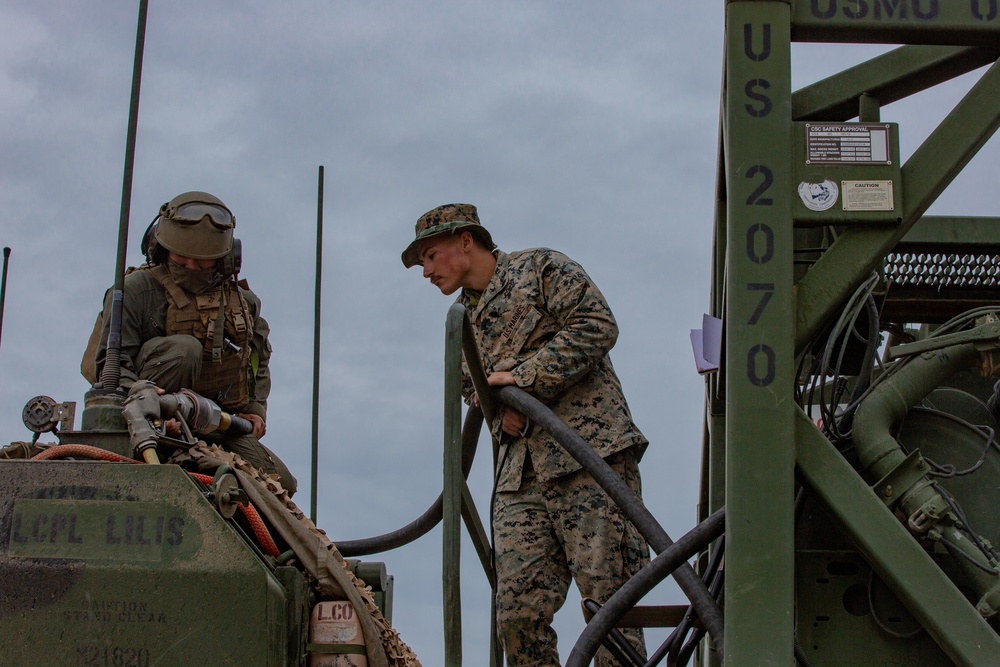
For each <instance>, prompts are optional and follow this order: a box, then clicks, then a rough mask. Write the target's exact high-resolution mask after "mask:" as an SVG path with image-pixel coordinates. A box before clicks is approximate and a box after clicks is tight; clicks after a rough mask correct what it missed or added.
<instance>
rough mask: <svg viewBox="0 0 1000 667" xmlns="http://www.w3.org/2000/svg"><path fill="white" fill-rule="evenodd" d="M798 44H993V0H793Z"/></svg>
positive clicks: (998, 32)
mask: <svg viewBox="0 0 1000 667" xmlns="http://www.w3.org/2000/svg"><path fill="white" fill-rule="evenodd" d="M792 39H793V40H795V41H797V42H869V43H876V44H892V43H896V44H953V45H966V46H976V45H980V46H995V45H996V44H997V40H998V39H1000V17H998V16H997V3H996V2H995V1H994V0H961V1H960V0H795V2H793V3H792Z"/></svg>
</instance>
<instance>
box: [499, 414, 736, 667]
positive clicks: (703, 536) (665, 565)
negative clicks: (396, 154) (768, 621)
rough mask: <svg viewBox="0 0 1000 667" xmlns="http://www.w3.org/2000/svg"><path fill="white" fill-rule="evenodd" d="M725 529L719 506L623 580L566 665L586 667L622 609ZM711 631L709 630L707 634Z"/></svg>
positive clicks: (719, 642)
mask: <svg viewBox="0 0 1000 667" xmlns="http://www.w3.org/2000/svg"><path fill="white" fill-rule="evenodd" d="M518 409H520V408H518ZM532 419H534V417H532ZM725 530H726V510H725V508H723V509H720V510H719V511H717V512H716V513H715V514H713V515H711V516H710V517H708V518H707V519H705V520H704V521H702V522H701V523H700V524H698V525H697V526H695V527H694V529H692V530H691V531H690V532H689V533H687V534H686V535H684V537H682V538H680V539H679V540H677V541H676V542H673V543H672V544H671V545H670V546H669V547H667V548H666V549H664V550H663V551H661V552H660V553H659V554H658V555H657V556H656V558H654V559H653V560H652V561H651V562H650V563H649V564H648V565H647V566H646V567H644V568H642V570H640V571H639V573H638V574H636V575H635V576H633V577H632V578H631V579H629V580H628V581H627V582H625V585H623V586H622V587H621V588H619V589H618V590H617V591H615V594H614V595H612V596H611V597H610V598H609V599H608V601H607V602H605V603H604V606H602V607H601V610H600V611H598V612H597V613H596V614H594V617H593V618H592V619H590V622H589V623H587V627H586V628H585V629H584V631H583V633H582V634H581V635H580V638H579V639H577V640H576V645H574V646H573V651H572V652H571V653H570V654H569V660H567V661H566V667H586V666H587V665H589V664H590V661H591V660H593V658H594V655H595V654H596V653H597V649H599V648H600V646H601V640H603V638H604V637H605V636H606V635H607V634H608V633H609V632H610V631H611V630H612V629H613V628H615V627H616V626H617V625H618V622H619V621H620V620H621V619H622V617H623V616H624V615H625V612H627V611H628V610H629V609H631V608H632V607H634V606H635V605H636V603H638V602H639V600H641V599H642V598H643V596H645V595H646V594H647V593H649V591H651V590H653V588H654V587H656V585H657V584H659V583H660V582H661V581H663V580H664V579H666V578H667V577H668V576H670V575H671V574H673V575H674V576H675V577H676V576H677V574H678V572H679V570H678V568H681V567H684V566H686V567H687V568H688V569H690V568H691V566H690V565H688V564H687V560H688V558H691V557H692V556H694V555H695V554H696V553H698V552H699V551H701V550H702V549H704V548H705V547H706V546H708V545H709V544H710V543H711V542H713V541H714V540H716V539H717V538H718V537H719V536H720V535H722V533H723V532H725ZM691 572H692V574H693V572H694V571H693V570H691ZM698 581H699V582H701V579H698ZM706 592H707V589H706ZM692 604H693V601H692ZM712 604H713V605H714V606H715V607H716V609H718V605H717V604H716V603H715V600H714V599H713V600H712ZM696 610H697V607H696ZM698 615H699V617H701V619H702V623H703V624H705V616H702V614H701V612H700V611H698ZM718 620H721V618H720V619H718ZM706 627H707V624H706ZM711 632H712V631H711V630H709V634H711ZM715 645H716V649H717V651H718V653H719V655H722V635H721V634H720V635H719V637H718V638H717V639H715Z"/></svg>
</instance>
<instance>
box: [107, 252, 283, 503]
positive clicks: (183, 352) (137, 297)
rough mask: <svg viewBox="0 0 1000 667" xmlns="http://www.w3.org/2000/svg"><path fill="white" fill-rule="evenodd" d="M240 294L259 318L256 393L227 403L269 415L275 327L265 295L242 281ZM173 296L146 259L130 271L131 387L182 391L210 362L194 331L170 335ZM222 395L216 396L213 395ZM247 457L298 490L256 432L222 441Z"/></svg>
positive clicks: (126, 366) (124, 335)
mask: <svg viewBox="0 0 1000 667" xmlns="http://www.w3.org/2000/svg"><path fill="white" fill-rule="evenodd" d="M239 289H240V294H241V295H242V296H243V298H244V299H245V300H246V302H247V304H248V305H249V308H250V311H251V312H250V319H251V320H252V322H253V336H252V339H251V346H252V347H253V349H255V350H256V351H257V355H258V363H257V370H256V373H255V374H254V377H253V378H252V379H251V387H250V389H251V397H250V400H249V402H247V403H246V404H244V405H240V406H235V407H227V410H230V411H231V412H234V413H246V414H254V415H257V416H259V417H261V418H262V419H265V420H266V418H267V397H268V394H269V393H270V391H271V374H270V370H269V368H268V363H269V361H270V358H271V344H270V342H268V334H269V333H270V328H269V327H268V324H267V321H266V320H265V319H264V318H263V317H261V316H260V299H259V298H258V297H257V295H256V294H254V293H253V292H252V291H250V289H249V288H244V287H243V286H240V288H239ZM168 305H169V304H168V302H167V296H166V294H165V292H164V288H163V286H162V285H161V284H160V283H159V282H158V281H157V280H156V279H155V278H154V277H153V276H152V274H151V272H150V271H149V270H148V267H147V266H146V265H143V266H142V267H140V268H139V269H138V270H134V271H131V272H130V273H129V274H128V275H127V276H125V286H124V294H123V301H122V331H121V382H120V384H121V386H123V387H126V388H128V387H131V386H132V384H133V383H134V382H135V381H136V380H139V379H141V380H150V381H152V382H153V383H154V384H156V385H157V386H158V387H160V388H162V389H164V390H166V391H168V392H176V391H179V390H180V389H182V388H192V387H195V386H196V382H197V378H198V376H199V374H200V373H201V369H202V364H203V363H211V362H210V361H208V362H204V360H203V352H204V346H203V343H202V341H199V340H198V339H197V338H195V337H193V336H189V335H167V309H168ZM110 313H111V293H110V291H109V292H108V294H107V295H106V297H105V302H104V330H103V332H102V334H101V343H100V345H99V347H98V349H97V375H98V377H100V374H101V370H102V368H103V367H104V359H105V355H106V351H107V340H108V334H109V331H110V327H111V315H110ZM208 398H211V399H212V400H218V397H216V396H209V397H208ZM218 444H220V445H221V446H222V447H223V448H225V449H228V450H229V451H232V452H234V453H236V454H239V455H240V456H242V457H243V458H245V459H247V460H248V461H249V462H250V463H251V464H253V465H254V466H255V467H257V468H259V469H260V470H262V471H263V472H265V473H272V474H277V475H279V476H280V478H281V484H282V486H284V487H285V488H286V489H288V491H289V493H294V492H295V490H296V488H297V481H296V479H295V477H294V476H293V475H292V474H291V472H290V471H289V470H288V468H287V467H286V466H285V464H284V463H283V462H282V461H281V459H280V458H278V456H277V455H275V454H274V453H273V452H272V451H271V450H270V449H268V448H267V447H265V446H264V445H263V444H262V443H261V442H260V440H258V439H257V438H256V437H254V436H253V435H244V436H239V437H236V438H228V439H225V440H223V441H221V442H219V443H218Z"/></svg>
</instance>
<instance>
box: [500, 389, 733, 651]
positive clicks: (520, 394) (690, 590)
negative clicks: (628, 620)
mask: <svg viewBox="0 0 1000 667" xmlns="http://www.w3.org/2000/svg"><path fill="white" fill-rule="evenodd" d="M497 396H498V397H499V398H500V400H501V401H503V402H504V403H506V404H507V405H510V406H511V407H513V408H515V409H517V410H519V411H520V412H521V413H522V414H523V415H525V416H526V417H528V419H530V420H531V421H533V422H534V423H535V425H536V426H538V427H541V428H543V429H545V431H546V432H547V433H548V434H549V435H551V436H552V437H553V438H555V439H556V441H557V442H558V443H559V444H560V445H561V446H562V447H563V449H565V450H566V452H567V453H568V454H569V455H570V456H572V457H573V458H574V459H576V461H577V462H578V463H579V464H580V465H581V466H583V469H584V470H586V471H587V472H588V473H589V474H590V476H591V477H593V478H594V480H595V481H596V482H597V483H598V484H600V485H601V486H602V487H603V488H604V490H605V492H606V493H607V494H608V496H609V497H610V498H611V499H612V500H613V501H615V503H616V504H617V505H618V507H619V509H621V511H622V513H623V514H625V516H626V517H627V518H628V520H629V521H631V522H632V525H634V526H635V527H636V530H638V531H639V533H640V534H641V535H642V536H643V538H645V540H646V541H647V542H648V543H649V545H650V546H651V547H653V549H654V550H655V551H656V552H657V553H659V554H662V553H663V552H665V551H667V550H668V549H669V548H670V546H671V545H672V544H673V540H671V539H670V536H669V535H667V533H666V531H665V530H663V527H662V526H660V524H659V522H658V521H657V520H656V519H655V518H654V517H653V515H652V514H651V513H650V511H649V510H648V509H646V506H645V505H644V504H643V503H642V501H641V500H640V499H639V498H638V497H637V496H636V495H635V493H634V492H633V491H632V489H630V488H629V487H628V485H627V484H625V481H624V480H623V479H622V478H621V477H619V476H618V475H617V473H615V471H614V470H612V469H611V466H609V465H608V464H607V463H606V462H605V461H604V459H602V458H601V457H600V455H598V453H597V452H595V451H594V449H593V448H592V447H591V446H590V445H588V444H587V443H586V442H585V441H584V439H583V438H581V437H580V435H579V434H578V433H577V432H576V431H574V430H573V429H571V428H570V427H569V426H567V425H566V423H565V422H563V421H562V420H561V419H559V417H557V416H556V415H555V414H553V412H552V411H551V410H549V409H548V408H547V407H546V406H545V405H544V404H543V403H542V402H541V401H539V400H538V399H537V398H535V397H533V396H531V395H529V394H527V393H526V392H525V391H524V390H522V389H518V388H517V387H503V388H501V389H500V390H499V391H498V392H497ZM674 569H676V570H677V572H675V573H674V578H675V579H676V580H677V584H678V585H679V586H680V588H681V590H682V591H683V592H684V594H685V595H686V596H687V598H688V600H690V601H691V604H692V605H693V606H694V608H695V610H696V611H697V612H698V617H699V618H700V619H701V622H702V624H703V625H704V626H705V629H707V630H708V634H709V635H711V637H712V640H713V641H714V642H715V647H716V649H717V650H718V651H719V652H720V653H721V652H722V642H723V619H722V610H721V609H720V608H719V605H718V603H716V601H715V600H714V599H713V598H712V596H711V594H710V593H709V592H708V588H707V587H706V586H705V582H703V581H702V580H701V579H700V578H699V577H698V575H697V574H695V572H694V570H693V569H692V568H691V566H690V565H688V564H687V563H683V564H681V565H680V567H675V568H674ZM605 634H607V633H605ZM602 636H603V635H602ZM595 650H596V649H595ZM591 657H593V655H591Z"/></svg>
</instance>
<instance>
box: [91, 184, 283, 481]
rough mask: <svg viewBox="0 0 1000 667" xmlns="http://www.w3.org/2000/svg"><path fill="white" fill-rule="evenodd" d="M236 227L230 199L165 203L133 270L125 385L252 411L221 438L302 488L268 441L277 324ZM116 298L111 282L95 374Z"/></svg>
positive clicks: (193, 197)
mask: <svg viewBox="0 0 1000 667" xmlns="http://www.w3.org/2000/svg"><path fill="white" fill-rule="evenodd" d="M235 228H236V217H235V216H234V215H233V213H232V211H231V210H230V209H229V207H228V206H226V205H225V204H224V203H223V202H222V201H221V200H220V199H218V198H217V197H215V196H213V195H211V194H209V193H207V192H199V191H192V192H185V193H183V194H180V195H178V196H176V197H174V198H173V199H171V200H170V201H168V202H167V203H165V204H163V206H161V207H160V211H159V214H158V215H157V217H156V218H155V219H154V220H153V222H152V223H151V224H150V226H149V228H148V229H147V230H146V233H145V234H144V235H143V239H142V244H141V250H142V252H143V254H144V255H145V256H146V263H145V264H143V265H142V266H140V267H138V268H136V269H130V270H129V272H128V273H127V274H126V276H125V286H124V294H123V301H122V331H121V386H122V387H123V388H129V387H131V386H132V384H133V383H134V382H135V381H136V380H140V379H141V380H150V381H151V382H153V383H154V384H156V385H157V386H158V387H160V388H162V389H164V390H165V391H167V392H176V391H179V390H180V389H182V388H189V389H192V390H194V391H195V392H197V393H199V394H201V395H203V396H205V397H207V398H210V399H212V400H213V401H215V402H216V403H218V404H219V405H220V406H221V407H222V408H223V409H224V410H227V411H228V412H232V413H235V414H238V415H240V416H241V417H243V418H245V419H248V420H249V421H251V422H252V423H253V425H254V430H253V435H247V436H240V437H236V438H230V439H223V440H222V441H220V442H218V443H217V444H219V445H221V446H222V447H223V448H224V449H227V450H229V451H232V452H234V453H236V454H239V455H241V456H242V457H243V458H245V459H247V461H249V462H250V463H251V464H252V465H254V466H255V467H257V468H259V469H260V470H262V471H263V472H265V473H270V474H277V475H279V477H280V481H281V483H282V486H283V487H284V488H285V489H286V490H288V491H289V493H294V492H295V489H296V487H297V482H296V480H295V477H294V476H293V475H292V474H291V472H290V471H289V470H288V468H287V467H286V466H285V464H284V463H283V462H282V461H281V459H279V458H278V457H277V456H276V455H275V454H274V453H273V452H272V451H271V450H269V449H268V448H267V447H265V446H264V445H263V444H262V443H261V442H260V438H261V437H262V436H263V435H264V434H265V432H266V431H267V421H266V420H267V396H268V394H269V393H270V389H271V375H270V371H269V368H268V363H269V360H270V357H271V344H270V343H269V342H268V334H269V331H270V329H269V327H268V324H267V321H266V320H264V318H263V317H261V316H260V309H261V303H260V299H259V298H258V297H257V295H256V294H254V293H253V292H252V291H251V290H250V287H249V285H247V283H246V281H245V280H238V273H239V269H240V249H241V248H240V242H239V240H238V239H236V238H235V237H234V230H235ZM110 308H111V295H110V290H109V292H108V294H107V295H106V297H105V303H104V323H103V327H102V335H101V337H100V343H99V345H98V346H97V350H96V359H95V362H96V363H95V366H96V368H95V370H96V377H100V375H101V370H102V369H103V366H104V359H105V356H106V347H107V340H108V334H109V332H110V320H111V317H110V312H111V311H110ZM85 375H86V373H85ZM88 379H90V380H91V382H94V381H95V379H94V378H91V377H88Z"/></svg>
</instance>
